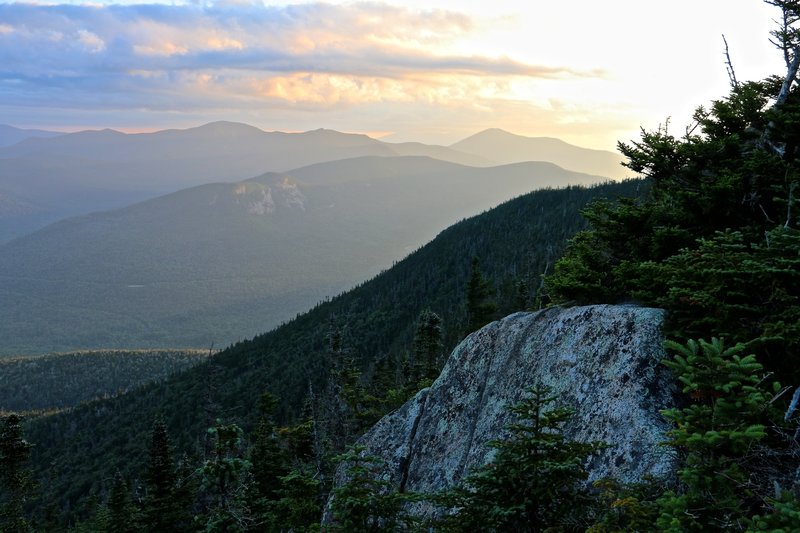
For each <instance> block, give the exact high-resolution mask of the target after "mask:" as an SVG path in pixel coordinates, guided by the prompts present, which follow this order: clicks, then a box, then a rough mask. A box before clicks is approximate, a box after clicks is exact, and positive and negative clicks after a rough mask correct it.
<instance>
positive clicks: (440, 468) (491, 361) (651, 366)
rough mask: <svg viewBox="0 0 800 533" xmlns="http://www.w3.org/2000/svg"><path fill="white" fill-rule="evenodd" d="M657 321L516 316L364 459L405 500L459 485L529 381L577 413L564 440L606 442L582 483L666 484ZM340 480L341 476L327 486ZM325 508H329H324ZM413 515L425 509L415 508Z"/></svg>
mask: <svg viewBox="0 0 800 533" xmlns="http://www.w3.org/2000/svg"><path fill="white" fill-rule="evenodd" d="M663 320H664V312H663V311H662V310H659V309H650V308H641V307H635V306H610V305H595V306H587V307H575V308H570V309H561V308H551V309H546V310H543V311H539V312H535V313H516V314H513V315H511V316H509V317H506V318H504V319H503V320H500V321H497V322H493V323H492V324H489V325H488V326H486V327H484V328H483V329H481V330H479V331H477V332H475V333H473V334H472V335H470V336H469V337H467V338H466V339H465V340H464V341H463V342H461V344H460V345H459V346H458V347H456V349H455V350H454V351H453V353H452V355H451V356H450V358H449V360H448V361H447V364H446V365H445V367H444V369H443V370H442V373H441V375H440V376H439V377H438V379H437V380H436V381H435V382H434V383H433V385H432V386H431V387H430V388H428V389H423V390H422V391H420V392H419V393H418V394H417V395H416V396H415V397H414V398H413V399H411V400H409V401H408V402H407V403H406V404H405V405H404V406H403V407H401V408H400V409H398V410H397V411H395V412H394V413H391V414H389V415H387V416H386V417H384V418H383V419H381V420H380V421H379V422H378V423H377V424H376V425H375V426H373V428H372V429H371V430H370V431H368V432H367V433H366V434H365V435H364V436H363V437H362V438H361V439H360V440H359V441H358V443H357V444H358V445H361V446H364V447H365V448H364V451H363V452H362V453H363V454H365V455H372V456H377V457H379V458H381V459H383V460H384V461H385V464H384V465H383V467H382V470H381V471H379V472H377V473H376V475H377V476H379V477H380V478H381V479H383V480H384V481H388V482H389V483H390V484H391V486H392V487H394V488H395V489H398V490H401V491H415V492H425V493H430V492H435V491H439V490H442V489H446V488H448V487H452V486H454V485H456V484H458V483H459V482H460V481H461V480H462V479H464V477H465V476H466V475H467V474H469V472H471V471H473V470H474V469H475V468H476V467H478V466H480V465H483V464H485V463H487V462H488V461H489V460H490V459H491V457H492V454H493V453H494V450H493V449H492V448H491V447H489V446H488V443H489V442H490V441H491V440H493V439H502V438H503V437H504V435H506V433H505V427H506V426H507V425H508V424H509V423H512V422H513V421H514V420H513V419H512V416H513V415H511V414H510V413H509V411H508V407H510V406H512V405H514V404H516V403H518V402H519V401H520V400H521V399H522V398H523V396H524V395H525V392H526V389H527V388H528V387H530V386H531V385H533V384H535V383H540V384H542V385H545V386H548V387H550V388H552V391H553V393H554V394H555V395H556V396H557V397H558V401H557V404H558V405H559V406H563V407H569V408H572V409H574V411H575V414H574V416H573V417H572V418H571V419H570V421H569V422H568V423H567V424H566V425H565V426H564V428H563V432H564V434H565V436H566V437H567V438H568V439H571V440H578V441H584V442H588V441H598V440H599V441H603V442H605V443H607V444H608V445H609V447H608V448H607V449H606V450H604V451H603V452H601V453H600V454H598V455H597V456H595V457H593V458H592V459H591V462H590V464H589V465H588V469H589V473H590V481H591V480H597V479H601V478H605V477H614V478H616V479H618V480H621V481H626V482H630V481H637V480H641V479H642V478H643V477H644V476H647V475H652V476H666V475H669V474H670V473H671V472H672V470H673V468H674V464H675V457H674V456H673V455H672V454H671V453H670V452H669V451H668V449H666V448H665V447H663V446H660V444H659V443H661V442H663V441H664V440H665V432H666V431H667V430H668V427H669V426H668V424H667V422H666V421H665V420H664V419H663V418H662V417H661V415H660V414H659V410H660V409H664V408H666V407H669V406H670V405H672V403H673V394H674V385H673V384H672V382H671V378H670V375H669V371H668V370H667V369H666V368H665V367H663V366H662V365H660V364H659V362H660V361H661V359H662V358H663V356H664V352H663V348H662V342H663V337H662V324H663ZM344 481H345V474H344V468H343V467H340V469H339V471H338V472H337V475H336V481H335V483H336V484H337V485H338V484H342V483H343V482H344ZM329 503H330V502H329ZM415 505H416V506H417V508H416V509H415V512H416V513H418V514H423V515H424V514H427V513H430V512H431V508H430V506H429V505H428V504H415Z"/></svg>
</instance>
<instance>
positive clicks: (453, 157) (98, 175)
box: [0, 122, 613, 242]
mask: <svg viewBox="0 0 800 533" xmlns="http://www.w3.org/2000/svg"><path fill="white" fill-rule="evenodd" d="M507 135H511V134H507ZM512 137H514V138H516V137H517V136H512ZM462 148H466V149H462ZM524 149H525V147H521V148H520V149H519V150H516V151H515V152H514V153H513V154H511V155H513V157H506V155H508V154H504V153H503V151H502V150H497V149H496V147H492V148H490V149H484V150H483V151H482V153H478V152H480V151H481V150H478V149H477V148H476V147H475V142H470V143H467V144H464V145H462V146H456V145H454V146H452V147H445V146H435V145H425V144H422V143H398V144H392V143H385V142H382V141H379V140H376V139H373V138H371V137H368V136H367V135H363V134H348V133H341V132H337V131H333V130H322V129H321V130H313V131H308V132H304V133H283V132H267V131H263V130H260V129H258V128H255V127H253V126H249V125H246V124H241V123H234V122H214V123H210V124H206V125H203V126H199V127H196V128H190V129H185V130H163V131H158V132H154V133H137V134H125V133H121V132H119V131H115V130H108V129H107V130H94V131H83V132H77V133H71V134H64V135H60V136H58V137H53V138H46V139H40V138H29V139H27V140H24V141H23V142H20V143H17V144H15V145H13V146H7V147H5V148H0V192H2V193H3V194H5V195H9V196H13V197H15V198H19V199H21V200H24V201H25V202H28V203H30V204H31V205H33V206H36V208H37V210H39V212H40V213H43V217H39V218H35V219H31V218H25V217H18V216H13V217H12V216H10V213H11V212H10V211H8V212H7V213H6V215H7V216H6V220H5V223H4V230H3V231H2V232H0V239H3V240H8V239H10V238H12V237H15V236H20V235H24V234H25V233H29V232H30V231H33V230H35V229H37V228H39V227H42V226H43V225H44V223H46V222H53V221H56V220H58V219H61V218H64V217H67V216H72V215H77V214H83V213H88V212H92V211H98V210H106V209H114V208H118V207H123V206H125V205H130V204H132V203H135V202H138V201H142V200H145V199H147V198H153V197H155V196H158V195H161V194H166V193H169V192H174V191H177V190H180V189H184V188H187V187H191V186H195V185H202V184H206V183H212V182H223V181H227V182H234V181H239V180H244V179H248V178H250V177H252V176H257V175H261V174H263V173H264V172H285V171H288V170H290V169H293V168H299V167H303V166H307V165H311V164H316V163H323V162H330V161H335V160H342V159H350V158H355V157H364V156H382V157H395V156H426V157H432V158H434V159H439V160H442V161H448V162H453V163H458V164H463V165H468V166H493V165H499V164H507V163H514V162H519V161H532V160H540V161H553V160H552V159H550V158H548V157H547V156H546V153H543V151H542V150H538V151H533V152H531V156H530V157H526V156H525V155H524ZM545 152H546V151H545ZM584 153H589V154H592V153H593V152H592V151H586V150H583V149H579V148H577V147H573V150H572V152H570V154H571V156H570V157H571V158H572V160H578V159H580V157H582V156H581V155H580V154H584ZM562 159H563V158H562ZM563 163H564V161H562V165H561V166H563V167H564V168H567V169H568V170H579V171H581V172H587V170H586V168H588V169H589V170H588V173H590V174H595V175H603V176H606V177H613V176H612V175H611V174H610V173H604V172H601V170H604V169H606V167H605V166H598V167H597V168H596V169H595V170H592V166H591V165H588V166H585V167H586V168H585V169H582V170H581V169H576V168H574V166H570V165H571V162H570V161H566V163H567V164H563ZM2 214H3V212H2V206H0V216H2ZM44 215H46V216H44ZM0 242H2V240H0Z"/></svg>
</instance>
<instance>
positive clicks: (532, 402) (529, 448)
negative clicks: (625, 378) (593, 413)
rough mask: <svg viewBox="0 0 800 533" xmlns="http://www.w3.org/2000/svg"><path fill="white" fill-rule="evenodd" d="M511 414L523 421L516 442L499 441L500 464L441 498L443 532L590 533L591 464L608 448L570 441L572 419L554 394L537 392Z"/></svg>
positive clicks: (512, 428)
mask: <svg viewBox="0 0 800 533" xmlns="http://www.w3.org/2000/svg"><path fill="white" fill-rule="evenodd" d="M528 393H529V396H528V397H527V398H525V399H524V400H522V401H521V402H520V403H519V404H517V405H515V406H513V407H512V408H511V409H510V411H511V412H512V413H514V414H516V415H517V416H518V417H519V421H518V422H515V423H513V424H511V425H509V426H508V428H507V429H508V431H509V432H510V437H509V438H508V439H506V440H495V441H492V442H491V443H490V446H492V447H493V448H495V449H496V450H497V454H496V455H495V457H494V459H493V460H492V461H491V462H490V463H489V464H487V465H485V466H483V467H482V468H479V469H477V470H476V471H475V472H474V473H472V474H471V475H470V476H468V477H467V479H466V480H465V482H464V483H463V484H462V485H461V486H459V487H457V488H455V489H453V490H451V491H449V492H447V493H445V494H444V495H442V496H440V497H439V498H440V499H439V501H440V503H442V504H443V506H444V508H445V509H447V510H449V512H450V514H446V516H445V517H444V518H443V520H442V522H441V523H440V524H439V526H440V527H441V528H443V529H444V530H445V531H464V532H471V531H487V532H498V533H499V532H505V531H514V532H521V533H522V532H540V531H583V530H585V529H586V526H587V524H588V515H589V511H590V507H591V505H592V504H593V498H592V495H591V493H590V491H589V489H588V487H587V485H586V479H587V478H588V473H587V471H586V469H585V468H584V464H585V462H586V460H587V458H588V456H589V455H591V454H593V453H595V452H597V451H598V450H600V449H601V448H602V447H603V444H602V443H599V442H591V443H582V442H575V441H569V440H567V439H566V438H565V437H564V435H563V434H562V433H561V431H560V430H561V426H562V425H563V424H564V422H565V421H566V420H567V419H569V417H570V416H572V411H571V410H569V409H566V408H559V407H551V404H552V403H553V402H555V401H556V397H555V396H553V395H552V394H551V391H550V389H548V388H547V387H543V386H535V387H532V388H530V389H528Z"/></svg>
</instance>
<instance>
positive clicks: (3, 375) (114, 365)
mask: <svg viewBox="0 0 800 533" xmlns="http://www.w3.org/2000/svg"><path fill="white" fill-rule="evenodd" d="M207 355H208V351H197V350H140V351H91V352H74V353H63V354H53V355H42V356H33V357H15V358H9V359H0V412H3V411H16V412H28V411H48V410H59V409H65V408H69V407H74V406H75V405H78V404H79V403H81V402H85V401H89V400H94V399H96V398H103V397H106V396H111V395H115V394H120V393H123V392H127V391H129V390H131V389H133V388H135V387H138V386H140V385H143V384H144V383H147V382H150V381H157V380H161V379H164V378H166V377H167V376H169V375H170V374H174V373H175V372H178V371H181V370H185V369H187V368H189V367H190V366H192V365H195V364H197V363H199V362H201V361H203V360H204V359H205V357H206V356H207Z"/></svg>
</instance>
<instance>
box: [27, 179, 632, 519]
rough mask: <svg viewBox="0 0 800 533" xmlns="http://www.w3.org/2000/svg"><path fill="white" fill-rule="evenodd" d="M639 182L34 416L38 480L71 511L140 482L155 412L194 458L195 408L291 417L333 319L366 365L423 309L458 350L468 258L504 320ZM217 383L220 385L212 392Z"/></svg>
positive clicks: (538, 210)
mask: <svg viewBox="0 0 800 533" xmlns="http://www.w3.org/2000/svg"><path fill="white" fill-rule="evenodd" d="M640 185H641V182H624V183H612V184H604V185H599V186H595V187H590V188H580V187H573V188H568V189H564V190H542V191H536V192H533V193H531V194H527V195H524V196H522V197H519V198H517V199H514V200H511V201H509V202H506V203H504V204H502V205H500V206H499V207H497V208H495V209H493V210H491V211H488V212H486V213H483V214H481V215H479V216H476V217H473V218H470V219H467V220H464V221H462V222H459V223H458V224H456V225H454V226H452V227H450V228H448V229H447V230H445V231H443V232H442V233H440V234H439V235H438V236H437V237H436V239H434V240H433V241H432V242H431V243H428V244H427V245H425V246H424V247H423V248H421V249H419V250H418V251H416V252H414V253H413V254H411V255H409V256H408V257H406V258H405V259H403V260H402V261H400V262H398V263H397V264H396V265H394V266H393V267H392V268H390V269H389V270H387V271H385V272H383V273H381V274H380V275H378V276H377V277H375V278H374V279H372V280H370V281H368V282H366V283H363V284H361V285H359V286H358V287H356V288H355V289H353V290H352V291H349V292H347V293H345V294H343V295H340V296H338V297H336V298H333V299H332V300H330V301H329V302H326V303H323V304H321V305H319V306H316V307H314V308H313V309H311V310H310V311H308V312H306V313H303V314H302V315H299V316H298V317H297V318H296V319H294V320H292V321H290V322H288V323H286V324H285V325H283V326H281V327H279V328H277V329H275V330H273V331H271V332H268V333H264V334H261V335H259V336H257V337H255V338H254V339H252V340H248V341H244V342H241V343H237V345H235V346H233V347H231V348H230V349H228V350H226V351H225V352H223V353H220V354H218V355H216V356H214V357H213V358H212V360H211V361H209V363H208V364H201V365H198V366H197V367H194V368H192V369H189V370H188V371H186V372H183V373H180V374H177V375H175V376H173V377H171V378H169V379H168V380H166V381H165V382H164V383H162V384H154V385H148V386H145V387H143V388H142V389H139V390H136V391H133V392H132V393H130V394H126V395H124V396H121V397H116V398H111V399H108V400H104V401H103V402H101V403H96V404H90V405H86V406H80V407H78V408H77V409H75V410H74V411H73V412H71V413H69V414H57V415H54V416H51V417H46V418H41V419H37V420H33V421H31V423H30V425H29V426H28V432H27V438H28V439H29V440H30V441H31V442H34V443H36V445H37V446H36V448H35V449H34V461H35V468H36V475H37V477H38V478H39V479H44V478H45V477H46V479H47V480H48V483H46V484H45V483H43V484H42V487H43V489H42V491H43V492H44V495H43V498H44V499H45V500H46V501H58V502H60V505H62V506H63V508H64V509H70V510H72V509H75V507H74V505H75V503H76V501H77V500H78V499H80V498H85V497H86V496H87V495H88V494H90V493H92V492H96V491H98V490H101V484H100V482H99V481H98V480H101V479H110V477H109V476H111V475H112V474H113V473H114V470H115V469H117V468H119V469H120V470H121V471H122V472H123V473H124V474H125V475H126V476H128V477H135V476H136V475H138V472H139V469H140V465H142V464H145V463H144V462H145V461H146V456H147V450H146V446H145V444H144V443H145V442H146V435H148V434H149V431H150V427H151V423H152V420H153V417H154V416H155V415H156V414H157V413H158V414H160V415H161V416H163V418H164V420H165V422H166V423H167V424H168V425H169V428H170V429H169V431H170V435H171V436H172V437H173V439H174V440H173V443H174V445H175V447H176V450H180V451H188V452H190V453H191V451H192V450H194V449H195V447H196V446H197V443H198V435H202V434H204V433H205V430H206V428H207V425H206V419H205V417H206V415H205V413H204V411H203V409H199V408H198V406H200V405H204V402H205V404H207V403H208V402H212V403H214V404H216V405H218V406H219V407H218V408H219V409H221V410H222V411H221V412H224V413H225V415H224V416H225V418H226V421H230V422H236V423H240V424H242V425H243V427H245V428H246V430H248V431H249V430H250V429H251V428H252V427H253V423H254V416H255V412H256V411H255V408H254V407H253V406H254V405H255V403H256V402H257V399H258V397H259V396H260V395H261V393H262V392H264V391H265V390H267V391H270V392H272V393H274V394H276V395H277V396H279V397H280V398H281V400H282V403H281V407H280V410H279V413H280V414H281V416H282V417H283V418H284V419H285V418H286V417H288V416H291V414H292V413H297V411H298V410H299V409H300V406H301V405H302V401H303V397H304V395H305V394H306V393H307V391H308V390H309V389H308V388H309V383H312V384H314V386H315V387H321V386H322V385H321V384H322V382H324V378H325V375H326V372H327V368H326V367H325V360H326V355H325V354H326V353H327V351H326V350H327V346H328V342H327V341H326V339H327V337H328V335H329V333H330V321H331V320H332V319H333V318H335V319H336V321H337V323H338V324H339V326H340V327H341V328H342V330H343V331H344V332H345V333H346V335H345V338H346V342H347V343H348V348H349V349H350V350H351V352H350V353H351V354H352V355H353V357H355V358H356V359H357V360H358V361H361V362H363V363H364V365H368V364H369V363H370V362H375V361H377V360H379V359H382V358H389V357H395V356H399V355H402V354H403V353H404V352H406V351H408V350H409V349H410V346H411V337H412V335H413V332H414V329H415V327H416V320H417V317H418V316H419V312H420V311H421V310H422V309H424V308H426V307H427V308H430V309H432V310H433V311H435V312H436V313H438V314H440V316H442V318H443V321H444V330H445V331H444V335H445V344H446V347H447V349H449V348H451V347H452V346H454V344H455V342H456V341H457V340H459V339H460V338H461V336H462V334H463V333H462V331H461V327H462V320H463V319H464V314H463V306H464V300H465V293H466V284H467V280H468V278H469V264H470V259H471V257H473V256H474V255H479V256H480V257H481V258H482V267H483V270H484V272H485V274H486V275H487V277H488V278H489V279H492V280H494V282H495V286H496V287H497V297H498V301H499V303H500V310H501V312H502V313H507V312H508V311H509V310H514V309H515V308H513V307H510V305H509V304H510V302H512V301H513V300H515V299H516V297H517V296H516V295H517V290H516V283H515V282H516V281H518V280H525V281H526V282H528V283H529V286H530V287H535V286H536V285H535V284H536V283H537V282H538V280H539V275H540V274H541V273H542V272H543V271H545V270H546V269H548V268H552V262H553V261H555V259H556V258H557V257H558V256H559V255H560V252H561V250H562V248H563V246H564V243H565V242H566V239H567V238H569V237H570V236H571V235H573V234H574V232H575V231H577V230H579V229H581V228H583V227H585V224H586V222H585V220H583V219H582V218H581V217H580V216H579V215H578V214H579V212H580V210H581V209H582V208H583V207H585V205H586V204H587V202H589V201H591V200H592V199H595V198H597V197H612V198H613V197H616V196H618V195H625V196H632V195H635V194H637V192H638V190H639V187H640ZM254 312H257V311H254ZM210 376H213V379H214V380H215V382H216V383H222V384H224V386H220V387H214V388H209V387H208V386H206V385H204V384H206V383H208V380H209V379H210ZM316 390H320V389H316ZM209 394H211V397H209V396H208V395H209ZM97 428H103V430H102V431H97Z"/></svg>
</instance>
